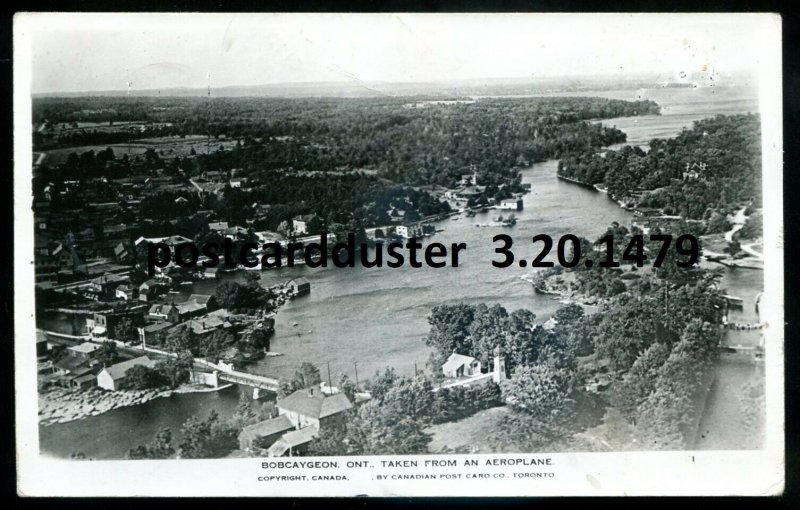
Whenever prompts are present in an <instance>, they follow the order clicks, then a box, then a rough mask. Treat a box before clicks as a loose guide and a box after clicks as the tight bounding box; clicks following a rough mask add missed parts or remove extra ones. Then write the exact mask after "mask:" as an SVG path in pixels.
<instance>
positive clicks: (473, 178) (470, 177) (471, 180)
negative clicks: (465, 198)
mask: <svg viewBox="0 0 800 510" xmlns="http://www.w3.org/2000/svg"><path fill="white" fill-rule="evenodd" d="M459 184H461V185H462V186H475V185H476V184H478V172H472V173H471V174H462V175H461V180H460V181H459Z"/></svg>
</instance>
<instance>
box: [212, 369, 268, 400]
mask: <svg viewBox="0 0 800 510" xmlns="http://www.w3.org/2000/svg"><path fill="white" fill-rule="evenodd" d="M217 377H219V379H220V380H222V381H228V382H232V383H235V384H241V385H244V386H252V387H253V398H254V399H258V398H261V396H262V395H261V392H262V391H270V392H272V393H278V390H280V381H278V380H277V379H273V378H272V377H265V376H263V375H256V374H250V373H247V372H238V371H235V370H233V371H225V372H220V373H219V375H218V376H217Z"/></svg>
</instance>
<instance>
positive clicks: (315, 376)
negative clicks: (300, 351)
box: [280, 361, 322, 395]
mask: <svg viewBox="0 0 800 510" xmlns="http://www.w3.org/2000/svg"><path fill="white" fill-rule="evenodd" d="M321 382H322V376H321V375H320V371H319V368H317V367H316V365H314V364H313V363H309V362H307V361H304V362H303V363H302V364H301V365H300V368H298V369H297V370H295V372H294V377H293V378H292V379H291V380H290V381H288V382H282V383H281V388H280V389H281V393H282V394H283V395H290V394H291V393H294V392H295V391H297V390H301V389H303V388H308V387H310V386H314V385H315V384H319V383H321Z"/></svg>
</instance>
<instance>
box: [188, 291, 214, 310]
mask: <svg viewBox="0 0 800 510" xmlns="http://www.w3.org/2000/svg"><path fill="white" fill-rule="evenodd" d="M189 301H194V302H196V303H198V304H201V305H204V306H205V307H206V308H207V309H209V310H210V309H212V308H216V307H217V300H216V299H214V296H211V295H208V294H191V295H190V296H189V297H188V298H186V302H187V303H188V302H189Z"/></svg>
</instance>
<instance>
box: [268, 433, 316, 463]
mask: <svg viewBox="0 0 800 510" xmlns="http://www.w3.org/2000/svg"><path fill="white" fill-rule="evenodd" d="M316 437H319V427H318V426H316V425H312V426H310V427H305V428H303V429H300V430H293V431H291V432H287V433H286V434H284V435H282V436H281V438H280V439H278V440H277V441H275V443H273V445H272V446H270V447H269V450H267V455H268V456H270V457H283V456H284V455H288V456H290V457H291V456H293V455H295V454H300V455H302V454H303V453H305V452H306V450H307V449H308V445H309V444H310V443H311V441H313V440H314V438H316Z"/></svg>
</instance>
